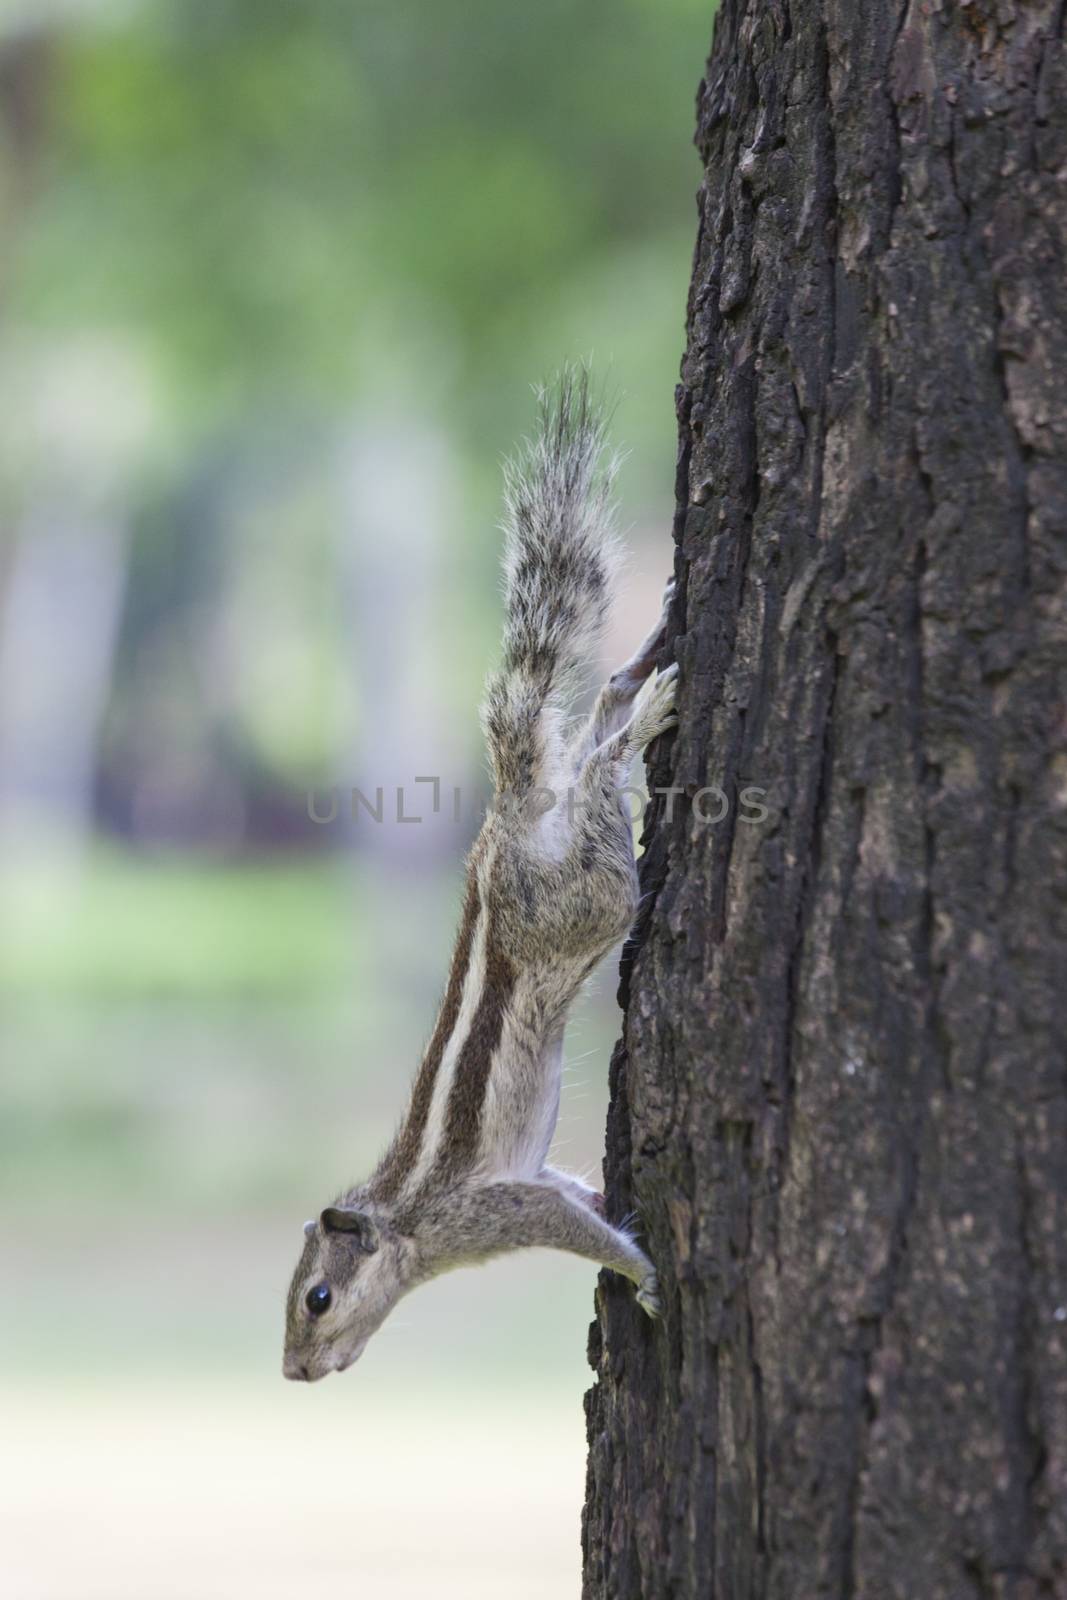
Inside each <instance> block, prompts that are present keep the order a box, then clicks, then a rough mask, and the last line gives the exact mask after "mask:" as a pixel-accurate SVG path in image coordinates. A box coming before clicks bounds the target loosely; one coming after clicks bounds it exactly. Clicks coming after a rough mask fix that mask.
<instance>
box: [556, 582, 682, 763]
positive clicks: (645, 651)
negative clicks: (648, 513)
mask: <svg viewBox="0 0 1067 1600" xmlns="http://www.w3.org/2000/svg"><path fill="white" fill-rule="evenodd" d="M674 588H675V583H674V579H673V578H670V579H669V580H668V582H667V586H666V588H665V589H664V591H663V607H662V610H661V612H660V615H659V620H658V621H657V623H656V626H655V627H654V628H653V629H652V630H651V631H650V632H649V633H648V634H647V635H646V636H645V638H644V639H643V640H642V641H641V643H640V644H639V645H638V647H637V649H636V650H635V651H634V653H633V655H632V656H631V657H630V659H629V660H628V661H624V662H623V664H622V666H621V667H619V668H618V670H617V671H616V672H613V673H612V675H611V677H610V678H609V679H608V681H607V683H606V684H605V685H604V687H603V688H602V689H601V691H600V693H599V694H598V695H597V698H596V702H595V704H594V706H593V709H592V711H591V713H590V715H589V717H588V719H587V720H586V721H585V722H584V723H583V724H582V726H581V728H580V729H579V732H578V735H577V737H576V738H575V739H574V741H573V757H574V764H575V767H580V766H581V765H582V763H583V762H584V761H585V760H587V759H588V757H589V756H590V755H592V753H593V751H594V750H595V749H596V748H597V746H598V745H601V744H603V743H604V741H605V739H610V738H611V736H612V734H614V733H618V732H619V731H620V729H621V728H623V727H624V726H625V724H626V723H627V721H628V720H629V718H630V714H631V712H632V709H633V704H634V701H635V700H636V699H637V696H638V695H639V694H640V692H641V689H642V687H643V686H644V684H646V683H647V682H648V680H649V678H650V677H651V676H652V674H653V672H654V671H655V670H656V658H657V657H658V655H659V653H660V651H661V650H662V649H663V645H664V642H665V641H666V637H667V614H668V612H669V610H670V606H671V602H672V600H673V599H674Z"/></svg>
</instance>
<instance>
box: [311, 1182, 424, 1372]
mask: <svg viewBox="0 0 1067 1600" xmlns="http://www.w3.org/2000/svg"><path fill="white" fill-rule="evenodd" d="M409 1257H410V1250H409V1248H408V1246H407V1243H406V1241H405V1240H404V1239H403V1238H402V1237H401V1236H400V1235H399V1234H398V1233H397V1232H396V1230H395V1229H394V1228H393V1227H392V1226H391V1225H390V1222H389V1219H388V1217H386V1216H385V1215H384V1214H383V1213H382V1211H381V1210H380V1209H379V1208H377V1207H372V1206H368V1205H367V1204H366V1202H365V1200H364V1199H363V1197H361V1196H360V1195H359V1194H358V1193H357V1194H355V1195H346V1196H344V1197H343V1198H342V1199H340V1200H338V1201H336V1202H335V1203H334V1204H333V1205H332V1206H327V1207H326V1210H325V1211H323V1212H322V1214H321V1215H320V1216H319V1218H318V1220H317V1221H311V1222H305V1224H304V1248H303V1251H302V1252H301V1256H300V1260H299V1261H298V1263H297V1267H296V1271H295V1272H294V1273H293V1279H292V1282H291V1284H290V1285H289V1298H288V1301H287V1303H286V1316H285V1358H284V1361H283V1363H282V1371H283V1372H284V1374H285V1376H286V1377H287V1378H295V1379H299V1380H303V1381H305V1382H307V1381H311V1382H314V1381H315V1380H316V1379H318V1378H324V1377H325V1376H326V1374H327V1373H328V1372H343V1371H344V1370H345V1368H346V1367H350V1366H351V1365H352V1363H353V1362H354V1361H357V1360H358V1359H359V1357H360V1356H361V1355H362V1354H363V1351H364V1349H365V1348H366V1346H367V1342H368V1340H369V1339H370V1337H371V1334H373V1333H376V1332H377V1330H378V1329H379V1328H380V1327H381V1325H382V1323H383V1322H384V1321H385V1319H386V1317H387V1316H388V1315H389V1313H390V1311H391V1310H392V1309H393V1307H394V1305H395V1304H396V1302H397V1301H398V1300H399V1299H400V1297H401V1295H402V1294H403V1293H404V1292H405V1290H406V1289H407V1288H409V1287H410V1286H411V1285H410V1260H409Z"/></svg>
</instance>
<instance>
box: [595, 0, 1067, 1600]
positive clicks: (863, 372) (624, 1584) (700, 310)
mask: <svg viewBox="0 0 1067 1600" xmlns="http://www.w3.org/2000/svg"><path fill="white" fill-rule="evenodd" d="M1063 26H1064V6H1063V4H1061V3H1059V0H1056V3H1052V0H1048V3H1046V0H1033V3H1030V4H1025V5H1024V4H1022V3H1016V0H999V3H998V4H996V5H994V4H992V0H974V3H972V4H970V5H968V6H964V5H962V4H961V5H959V6H956V7H941V6H932V5H918V4H915V3H912V4H910V5H908V6H906V7H905V8H904V9H903V10H902V11H898V12H897V13H896V14H894V15H892V16H890V15H889V14H888V13H886V12H885V11H884V10H883V9H882V8H880V7H877V6H874V7H863V6H850V5H844V4H831V3H828V0H824V3H823V4H822V5H819V4H814V3H813V4H806V5H794V6H790V5H788V4H787V3H785V0H747V3H745V0H723V4H722V6H721V9H720V13H719V17H718V21H717V24H716V30H715V39H714V44H713V48H712V54H711V59H710V61H709V63H708V66H707V70H706V75H705V79H704V82H703V83H702V85H701V88H700V92H699V98H698V117H699V123H698V133H697V143H698V147H699V149H700V152H701V155H702V157H703V160H704V163H705V168H706V172H705V179H704V183H703V185H702V187H701V191H700V197H699V204H700V228H699V235H698V240H697V247H696V254H695V259H694V265H693V281H692V289H691V294H690V301H689V318H688V349H687V353H686V357H685V361H684V364H683V372H682V383H681V386H680V388H679V391H678V405H679V422H680V433H681V448H680V459H679V470H678V513H677V521H676V536H677V543H678V556H677V564H678V571H679V575H680V586H679V594H678V599H677V604H676V613H675V617H674V635H675V636H674V639H673V642H672V644H671V646H670V648H671V650H672V651H673V652H675V653H676V655H677V659H678V660H679V661H680V662H681V665H682V691H681V726H680V730H679V733H678V736H677V738H676V739H675V740H674V741H673V748H669V747H668V748H663V746H667V745H668V742H667V741H662V742H661V748H660V751H659V753H658V756H657V760H656V763H655V764H654V767H653V772H652V778H651V781H652V782H653V783H655V784H658V785H661V786H663V785H668V784H672V783H673V784H676V785H679V786H681V788H682V789H683V790H684V794H683V795H682V796H681V797H677V798H676V799H675V804H674V814H673V819H670V818H669V817H668V814H667V805H668V800H667V798H666V797H660V799H659V802H658V805H657V808H656V811H655V813H654V814H653V815H652V817H651V820H650V826H649V830H648V841H649V850H648V854H647V856H646V860H645V868H644V871H645V888H646V890H648V891H649V892H650V894H649V900H648V902H647V904H646V914H645V916H644V919H643V923H642V925H641V926H640V927H639V928H638V930H637V933H636V935H635V941H634V945H633V946H632V947H631V949H630V951H629V952H628V957H627V960H626V962H625V963H624V977H623V1000H624V1004H625V1007H626V1018H625V1030H624V1038H623V1041H622V1043H621V1044H620V1046H619V1048H618V1050H617V1052H616V1057H615V1060H614V1063H613V1099H612V1108H611V1112H610V1116H609V1130H608V1147H609V1148H608V1185H609V1199H610V1202H611V1205H612V1208H613V1214H615V1215H618V1214H620V1213H622V1212H625V1211H627V1210H629V1209H630V1208H631V1207H633V1208H634V1209H636V1211H637V1212H638V1214H639V1216H640V1217H641V1219H642V1221H643V1224H644V1226H645V1228H646V1231H647V1235H648V1239H649V1243H650V1246H651V1250H652V1253H653V1255H654V1256H655V1258H656V1260H657V1262H658V1263H659V1266H660V1269H661V1272H662V1276H663V1280H664V1289H665V1298H666V1316H665V1319H664V1320H663V1322H662V1323H660V1324H659V1325H658V1326H653V1325H651V1324H649V1323H648V1322H647V1321H646V1320H645V1319H644V1318H643V1317H642V1314H641V1312H640V1311H639V1310H637V1309H636V1307H635V1305H634V1302H633V1298H632V1295H631V1294H630V1293H628V1291H627V1289H626V1288H625V1286H620V1285H619V1284H618V1283H617V1281H616V1280H613V1279H610V1278H608V1277H605V1278H604V1280H603V1282H602V1286H601V1289H600V1293H599V1321H598V1323H597V1324H596V1325H594V1329H593V1333H592V1339H591V1359H592V1361H593V1365H594V1367H595V1370H596V1372H597V1375H598V1380H599V1381H598V1382H597V1384H596V1386H595V1387H594V1389H593V1390H592V1391H591V1393H590V1395H589V1399H588V1418H589V1443H590V1460H589V1481H588V1500H587V1506H586V1514H585V1529H584V1539H585V1557H586V1588H585V1593H586V1596H587V1600H593V1597H607V1596H611V1597H612V1600H616V1597H617V1600H638V1597H641V1600H652V1597H657V1600H658V1597H661V1596H662V1597H696V1596H700V1597H702V1600H711V1597H714V1600H747V1597H749V1596H757V1595H758V1596H773V1597H775V1600H801V1597H806V1596H815V1595H818V1596H824V1597H841V1600H851V1597H869V1600H876V1597H877V1600H882V1597H888V1596H899V1597H901V1600H905V1597H906V1600H940V1597H949V1596H951V1597H952V1600H968V1597H971V1596H974V1597H975V1600H978V1597H1005V1600H1007V1597H1016V1600H1036V1597H1037V1596H1067V1071H1065V1066H1067V696H1065V688H1067V661H1065V654H1067V652H1065V643H1067V596H1065V589H1064V584H1065V573H1067V540H1065V535H1067V61H1065V51H1064V43H1063ZM713 784H717V785H719V786H721V788H722V789H723V790H724V791H725V793H726V795H727V796H728V797H729V800H730V809H729V812H728V814H727V815H726V816H725V818H724V819H723V820H722V821H721V822H719V823H718V825H716V826H711V825H702V824H701V823H700V822H699V821H698V820H697V816H696V812H695V807H694V802H693V798H692V797H693V796H694V795H695V792H696V791H697V790H698V789H700V788H701V787H702V786H707V785H713ZM744 785H758V786H760V787H762V788H764V789H766V790H767V798H766V804H767V806H768V808H769V816H768V818H767V820H766V821H764V822H763V823H762V824H759V825H753V824H752V823H751V822H746V821H745V818H746V816H750V815H751V811H750V809H747V808H746V807H744V806H743V805H741V804H739V802H738V791H739V789H740V788H741V787H743V786H744ZM698 807H699V809H700V810H702V811H703V812H704V813H705V814H706V815H708V816H709V817H712V818H714V817H715V816H716V815H717V814H718V812H719V810H721V803H720V802H719V801H718V799H717V797H716V796H714V795H712V796H705V797H703V798H702V799H701V801H700V802H699V803H698Z"/></svg>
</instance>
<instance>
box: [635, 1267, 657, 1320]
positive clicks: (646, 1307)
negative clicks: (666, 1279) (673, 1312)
mask: <svg viewBox="0 0 1067 1600" xmlns="http://www.w3.org/2000/svg"><path fill="white" fill-rule="evenodd" d="M637 1303H638V1305H639V1306H640V1307H641V1310H642V1311H644V1312H646V1313H647V1314H648V1316H650V1317H653V1318H655V1317H661V1316H662V1315H663V1301H662V1300H661V1299H660V1294H659V1279H658V1278H657V1276H656V1270H655V1268H654V1267H653V1268H651V1269H650V1270H649V1271H648V1272H646V1273H645V1276H644V1277H643V1278H642V1279H641V1282H640V1283H639V1284H638V1285H637Z"/></svg>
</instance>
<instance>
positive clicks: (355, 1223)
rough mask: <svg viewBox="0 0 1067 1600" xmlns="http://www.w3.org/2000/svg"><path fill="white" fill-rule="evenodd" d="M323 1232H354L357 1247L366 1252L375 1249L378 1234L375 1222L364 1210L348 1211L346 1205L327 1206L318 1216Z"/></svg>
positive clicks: (377, 1243) (377, 1242) (371, 1251)
mask: <svg viewBox="0 0 1067 1600" xmlns="http://www.w3.org/2000/svg"><path fill="white" fill-rule="evenodd" d="M319 1221H320V1222H321V1223H322V1227H323V1232H324V1233H354V1234H356V1235H357V1236H358V1242H359V1247H360V1249H361V1250H366V1251H367V1253H368V1254H371V1253H373V1252H374V1251H375V1250H377V1248H378V1245H379V1242H380V1240H379V1234H378V1229H377V1226H376V1225H375V1223H374V1222H373V1221H372V1220H371V1218H370V1217H368V1215H367V1213H366V1212H365V1211H350V1210H348V1208H347V1207H346V1206H327V1207H326V1210H325V1211H324V1212H323V1213H322V1216H321V1217H320V1218H319Z"/></svg>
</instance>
